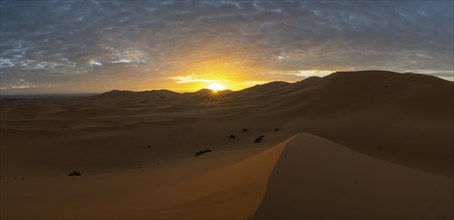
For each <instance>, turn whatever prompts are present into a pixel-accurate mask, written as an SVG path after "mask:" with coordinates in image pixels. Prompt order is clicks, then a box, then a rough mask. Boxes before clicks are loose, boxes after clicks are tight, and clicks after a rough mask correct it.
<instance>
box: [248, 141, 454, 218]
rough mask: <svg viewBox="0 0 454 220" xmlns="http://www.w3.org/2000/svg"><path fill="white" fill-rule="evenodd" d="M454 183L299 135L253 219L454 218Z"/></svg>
mask: <svg viewBox="0 0 454 220" xmlns="http://www.w3.org/2000/svg"><path fill="white" fill-rule="evenodd" d="M453 186H454V179H453V178H451V177H446V176H441V175H436V174H431V173H427V172H423V171H420V170H415V169H411V168H407V167H403V166H400V165H398V164H393V163H389V162H387V161H383V160H379V159H376V158H373V157H369V156H367V155H364V154H361V153H358V152H355V151H352V150H350V149H348V148H346V147H344V146H342V145H339V144H337V143H334V142H331V141H328V140H326V139H323V138H320V137H317V136H314V135H310V134H300V135H297V136H296V137H295V138H293V139H292V141H290V142H289V143H288V144H287V146H286V147H285V150H284V151H283V153H282V155H281V157H280V158H279V161H278V162H277V164H276V167H275V169H274V171H273V174H272V175H271V178H270V180H269V186H268V189H267V192H266V195H265V198H264V200H263V201H262V203H261V205H260V207H259V208H258V209H257V212H256V214H255V218H254V219H452V218H453V217H454V216H453V207H454V189H453Z"/></svg>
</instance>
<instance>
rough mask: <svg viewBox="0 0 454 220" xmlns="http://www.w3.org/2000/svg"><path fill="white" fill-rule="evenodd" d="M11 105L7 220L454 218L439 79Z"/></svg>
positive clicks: (4, 126)
mask: <svg viewBox="0 0 454 220" xmlns="http://www.w3.org/2000/svg"><path fill="white" fill-rule="evenodd" d="M0 104H1V108H0V116H1V118H0V119H1V120H0V146H1V148H0V150H1V151H0V159H1V161H0V162H1V163H0V165H1V167H0V175H1V177H0V184H1V186H0V190H1V191H0V192H1V194H0V202H1V204H0V217H1V219H250V218H252V219H267V218H268V219H286V218H290V219H292V218H293V219H365V218H366V219H396V218H397V219H402V218H404V219H452V218H454V214H453V213H454V210H453V208H452V207H454V205H453V199H452V198H453V197H454V193H453V173H454V171H453V170H454V136H453V134H454V118H453V117H454V116H453V114H452V112H454V107H453V105H454V85H453V83H452V82H448V81H445V80H441V79H438V78H435V77H430V76H424V75H418V74H399V73H393V72H386V71H362V72H342V73H334V74H331V75H329V76H326V77H323V78H317V77H311V78H308V79H306V80H303V81H300V82H296V83H285V82H273V83H269V84H266V85H260V86H255V87H252V88H249V89H245V90H242V91H233V92H232V91H226V92H220V93H217V95H213V94H212V93H210V92H209V91H207V90H201V91H198V92H195V93H185V94H178V93H174V92H171V91H168V90H155V91H146V92H129V91H112V92H108V93H105V94H102V95H96V96H91V97H72V98H55V99H34V100H6V99H3V100H1V101H0ZM243 128H248V131H247V132H242V131H241V130H242V129H243ZM275 128H279V131H275ZM231 134H234V135H235V139H231V138H229V136H230V135H231ZM259 135H264V138H263V141H262V142H260V143H254V142H253V141H254V140H255V139H256V138H257V137H258V136H259ZM207 148H208V149H211V150H212V152H210V153H206V154H203V155H201V156H198V157H194V154H195V153H196V152H197V151H199V150H203V149H207ZM74 170H78V171H80V172H81V173H82V176H71V177H70V176H67V174H68V173H69V172H71V171H74Z"/></svg>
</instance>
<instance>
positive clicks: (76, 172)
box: [68, 170, 82, 176]
mask: <svg viewBox="0 0 454 220" xmlns="http://www.w3.org/2000/svg"><path fill="white" fill-rule="evenodd" d="M81 175H82V174H81V173H80V172H79V171H77V170H76V171H73V172H71V173H69V174H68V176H81Z"/></svg>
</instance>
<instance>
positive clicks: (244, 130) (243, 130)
mask: <svg viewBox="0 0 454 220" xmlns="http://www.w3.org/2000/svg"><path fill="white" fill-rule="evenodd" d="M241 131H242V132H246V131H249V129H247V128H243V129H242V130H241Z"/></svg>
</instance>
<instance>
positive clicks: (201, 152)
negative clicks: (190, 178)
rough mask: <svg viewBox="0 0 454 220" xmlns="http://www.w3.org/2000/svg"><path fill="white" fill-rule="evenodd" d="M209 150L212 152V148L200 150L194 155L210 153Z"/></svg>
mask: <svg viewBox="0 0 454 220" xmlns="http://www.w3.org/2000/svg"><path fill="white" fill-rule="evenodd" d="M209 152H211V150H210V149H205V150H199V151H198V152H197V153H195V155H194V157H198V156H200V155H202V154H205V153H209Z"/></svg>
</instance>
